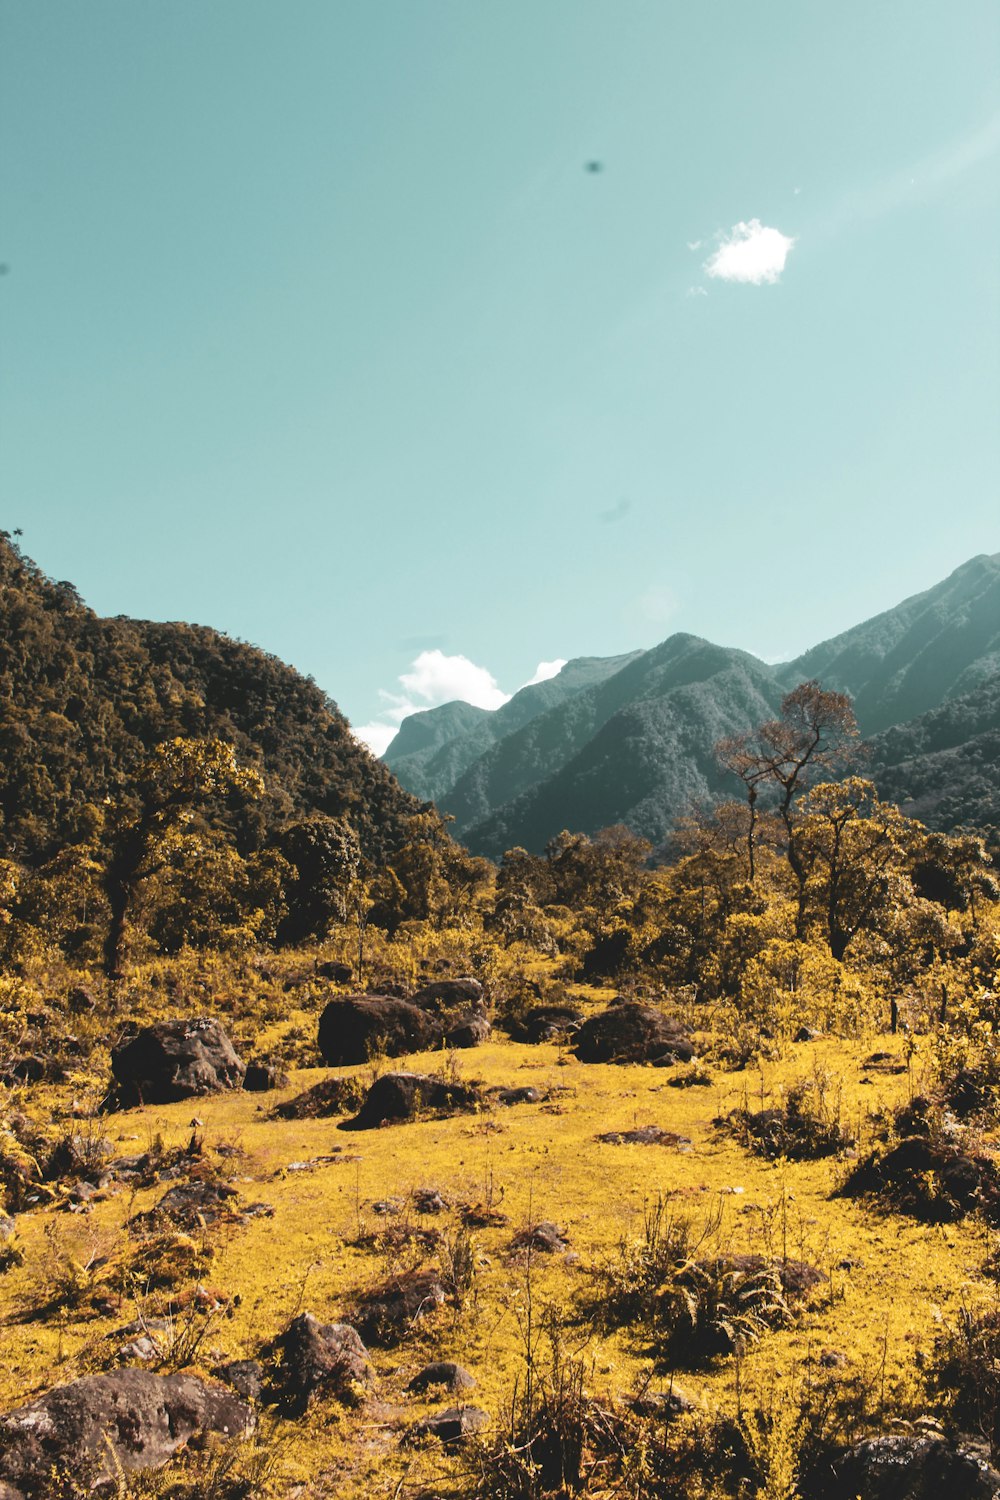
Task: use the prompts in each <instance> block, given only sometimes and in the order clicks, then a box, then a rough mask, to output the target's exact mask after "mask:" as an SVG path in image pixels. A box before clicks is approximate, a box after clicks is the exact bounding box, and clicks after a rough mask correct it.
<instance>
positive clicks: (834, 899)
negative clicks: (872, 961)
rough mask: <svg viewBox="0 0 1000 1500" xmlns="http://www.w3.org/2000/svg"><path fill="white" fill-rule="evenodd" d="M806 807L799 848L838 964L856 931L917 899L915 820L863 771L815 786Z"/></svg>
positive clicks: (871, 926) (798, 835) (874, 925)
mask: <svg viewBox="0 0 1000 1500" xmlns="http://www.w3.org/2000/svg"><path fill="white" fill-rule="evenodd" d="M803 813H804V816H803V819H802V822H801V823H800V825H799V826H798V827H797V828H796V829H795V833H794V838H795V847H796V854H797V857H798V859H799V862H800V865H801V868H802V869H803V871H804V872H805V875H806V879H807V880H809V881H810V882H811V883H812V885H813V886H814V887H815V894H816V895H817V896H818V897H819V900H820V903H821V907H822V911H823V916H824V924H825V927H826V934H827V941H828V944H829V948H830V952H831V954H832V955H833V957H834V958H835V959H837V960H838V962H839V961H840V960H841V959H842V958H843V957H844V953H845V951H846V949H847V945H848V943H849V942H850V941H851V939H852V938H853V937H854V936H855V935H856V934H857V933H859V932H862V931H873V930H877V929H878V928H879V927H880V925H882V919H883V917H884V916H885V914H886V912H887V910H889V909H895V908H898V907H899V906H901V905H904V904H907V902H908V901H909V899H910V898H911V897H912V887H911V885H910V881H909V875H908V871H907V865H908V862H909V847H910V845H911V843H912V840H913V835H914V828H915V825H914V824H912V823H911V822H910V821H909V819H908V818H904V817H903V814H902V813H901V812H900V811H899V808H898V807H896V806H894V805H893V804H892V803H888V802H882V801H880V799H879V795H878V792H877V791H876V789H875V787H874V785H873V784H872V782H870V781H866V780H865V779H864V777H861V776H848V777H847V778H846V779H845V780H844V781H838V782H823V783H821V784H820V785H819V786H815V787H813V788H812V790H811V791H810V792H809V793H808V794H807V796H806V798H805V802H804V804H803Z"/></svg>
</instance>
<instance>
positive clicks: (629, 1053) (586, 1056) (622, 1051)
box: [573, 1000, 694, 1063]
mask: <svg viewBox="0 0 1000 1500" xmlns="http://www.w3.org/2000/svg"><path fill="white" fill-rule="evenodd" d="M573 1051H574V1052H575V1053H576V1055H577V1057H578V1058H579V1059H580V1061H581V1062H585V1063H639V1062H658V1061H660V1060H665V1059H668V1058H669V1059H671V1060H673V1061H682V1062H689V1061H690V1059H691V1058H692V1057H693V1056H694V1047H693V1046H692V1045H691V1041H690V1038H689V1037H687V1036H686V1035H685V1033H684V1031H683V1029H682V1027H681V1026H680V1024H679V1023H678V1022H677V1021H671V1020H670V1019H669V1018H668V1017H667V1016H665V1015H664V1014H663V1012H662V1011H659V1010H656V1009H655V1007H654V1006H652V1005H640V1004H638V1003H637V1002H636V1001H634V1000H627V1001H623V1002H621V1003H620V1004H618V1005H611V1006H609V1007H608V1009H607V1010H602V1011H601V1013H600V1014H599V1015H596V1016H591V1017H590V1019H589V1020H587V1021H584V1023H583V1025H582V1026H581V1027H580V1028H579V1030H578V1031H577V1033H576V1040H575V1042H574V1046H573Z"/></svg>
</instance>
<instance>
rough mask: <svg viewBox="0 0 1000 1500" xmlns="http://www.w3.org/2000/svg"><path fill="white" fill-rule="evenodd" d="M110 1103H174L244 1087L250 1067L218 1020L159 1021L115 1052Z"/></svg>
mask: <svg viewBox="0 0 1000 1500" xmlns="http://www.w3.org/2000/svg"><path fill="white" fill-rule="evenodd" d="M111 1072H112V1074H113V1075H114V1080H115V1081H114V1084H113V1086H112V1089H111V1091H110V1092H109V1094H108V1098H107V1099H106V1101H105V1107H106V1108H118V1109H128V1108H130V1107H131V1106H132V1105H135V1104H172V1103H174V1102H175V1101H176V1100H178V1099H191V1098H196V1097H197V1096H199V1095H202V1094H220V1093H223V1092H225V1090H227V1089H238V1088H242V1086H243V1075H244V1073H245V1072H246V1069H245V1067H244V1065H243V1063H242V1062H241V1061H240V1059H239V1057H237V1055H236V1052H235V1050H234V1049H233V1044H232V1042H231V1041H230V1040H229V1037H228V1036H227V1035H226V1033H225V1031H224V1030H223V1028H222V1026H221V1025H220V1024H219V1022H218V1021H213V1020H211V1019H210V1018H208V1017H202V1018H201V1019H199V1020H195V1021H159V1022H157V1024H156V1025H155V1026H144V1027H143V1028H142V1029H141V1030H140V1031H139V1032H137V1033H136V1035H135V1036H133V1037H131V1038H129V1039H128V1040H127V1041H125V1042H123V1043H122V1045H121V1046H118V1047H115V1048H113V1049H112V1052H111Z"/></svg>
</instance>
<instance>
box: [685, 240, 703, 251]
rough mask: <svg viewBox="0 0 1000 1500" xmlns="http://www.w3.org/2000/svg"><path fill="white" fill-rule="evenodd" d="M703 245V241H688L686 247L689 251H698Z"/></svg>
mask: <svg viewBox="0 0 1000 1500" xmlns="http://www.w3.org/2000/svg"><path fill="white" fill-rule="evenodd" d="M704 243H705V241H704V240H688V242H687V247H688V249H689V250H700V249H701V247H702V245H703V244H704Z"/></svg>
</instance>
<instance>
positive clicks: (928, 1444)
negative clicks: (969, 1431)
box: [834, 1433, 1000, 1500]
mask: <svg viewBox="0 0 1000 1500" xmlns="http://www.w3.org/2000/svg"><path fill="white" fill-rule="evenodd" d="M834 1473H835V1476H836V1489H835V1491H834V1493H835V1494H836V1496H837V1500H941V1497H942V1496H947V1500H994V1497H995V1496H996V1495H998V1494H1000V1473H998V1472H997V1471H996V1469H994V1468H993V1467H992V1466H991V1465H990V1462H989V1449H988V1447H987V1446H986V1445H985V1444H982V1443H976V1442H973V1441H964V1442H961V1443H958V1444H953V1443H949V1442H946V1441H945V1440H944V1439H943V1438H940V1437H927V1436H923V1435H919V1436H918V1435H916V1434H913V1433H890V1434H888V1435H886V1436H883V1437H876V1438H868V1439H867V1440H866V1441H865V1442H863V1443H856V1444H855V1445H854V1447H853V1448H849V1449H848V1450H847V1452H846V1453H845V1454H844V1455H843V1456H842V1457H841V1458H840V1459H839V1460H838V1461H837V1463H836V1464H835V1465H834Z"/></svg>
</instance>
